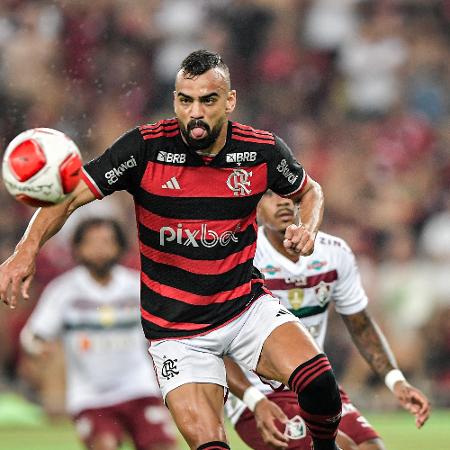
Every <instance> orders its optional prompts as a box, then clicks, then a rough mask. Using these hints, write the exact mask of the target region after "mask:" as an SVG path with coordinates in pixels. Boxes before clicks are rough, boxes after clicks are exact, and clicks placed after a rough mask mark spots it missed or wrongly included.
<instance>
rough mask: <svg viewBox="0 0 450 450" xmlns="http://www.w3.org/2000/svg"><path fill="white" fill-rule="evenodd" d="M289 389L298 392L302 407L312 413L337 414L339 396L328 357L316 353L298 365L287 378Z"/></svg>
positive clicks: (339, 408)
mask: <svg viewBox="0 0 450 450" xmlns="http://www.w3.org/2000/svg"><path fill="white" fill-rule="evenodd" d="M289 386H290V388H291V390H293V391H294V392H296V393H297V394H298V399H299V403H300V406H301V408H302V409H304V410H306V411H308V412H311V413H313V412H314V414H336V415H337V414H338V413H340V411H341V409H342V403H341V396H340V393H339V387H338V385H337V383H336V378H335V376H334V374H333V371H332V370H331V365H330V363H329V361H328V358H327V357H326V356H325V355H324V354H320V355H317V356H316V357H314V358H312V359H311V360H309V361H307V362H306V363H304V364H302V365H300V366H299V367H298V368H297V369H296V370H295V371H294V372H293V373H292V375H291V377H290V378H289Z"/></svg>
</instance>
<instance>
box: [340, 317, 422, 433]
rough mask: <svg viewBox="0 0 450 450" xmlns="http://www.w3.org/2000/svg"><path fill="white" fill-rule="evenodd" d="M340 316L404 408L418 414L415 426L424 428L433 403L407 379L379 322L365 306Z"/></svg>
mask: <svg viewBox="0 0 450 450" xmlns="http://www.w3.org/2000/svg"><path fill="white" fill-rule="evenodd" d="M341 316H342V318H343V320H344V323H345V325H346V326H347V329H348V330H349V332H350V335H351V337H352V340H353V342H354V343H355V345H356V347H357V348H358V350H359V352H360V353H361V355H362V356H363V358H364V359H365V360H366V361H367V363H368V364H369V365H370V367H371V368H372V370H373V371H374V372H375V373H376V374H377V375H378V376H379V377H380V378H381V379H382V380H384V381H385V383H386V385H387V386H388V387H389V388H390V389H391V391H392V392H393V394H394V395H395V396H396V397H397V400H398V401H399V402H400V404H401V405H402V406H403V408H405V409H406V410H407V411H409V412H410V413H411V414H413V415H414V416H415V417H416V426H417V427H418V428H420V427H422V425H423V424H424V423H425V422H426V420H427V419H428V417H429V415H430V403H429V401H428V399H427V397H426V396H425V395H424V394H423V393H422V392H421V391H420V390H419V389H417V388H415V387H414V386H411V385H410V384H409V383H408V382H407V381H406V380H405V378H404V377H403V375H402V373H401V372H400V370H399V369H398V366H397V362H396V360H395V357H394V355H393V353H392V350H391V348H390V346H389V344H388V342H387V340H386V338H385V336H384V335H383V333H382V331H381V330H380V328H379V327H378V325H377V324H376V323H375V321H374V320H373V319H372V318H371V317H370V315H369V313H368V312H367V310H366V309H363V310H362V311H360V312H358V313H356V314H350V315H344V314H341Z"/></svg>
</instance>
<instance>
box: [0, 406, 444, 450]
mask: <svg viewBox="0 0 450 450" xmlns="http://www.w3.org/2000/svg"><path fill="white" fill-rule="evenodd" d="M366 417H367V418H368V419H369V421H371V422H372V424H373V425H374V426H375V428H376V429H377V430H378V431H379V432H380V433H381V435H382V436H383V438H384V440H385V443H386V445H387V448H388V449H389V450H449V449H450V411H434V412H433V415H432V417H431V419H430V420H429V422H428V423H427V424H426V426H425V427H424V428H423V429H422V430H416V429H415V427H414V424H413V420H412V418H411V417H410V416H408V415H407V414H404V413H401V412H399V413H387V414H367V415H366ZM229 436H230V439H231V448H232V449H233V450H245V449H247V448H248V447H246V446H245V445H244V444H243V443H242V442H241V441H240V440H239V438H238V437H237V436H236V434H235V433H234V432H233V430H232V429H231V427H229ZM180 447H181V448H183V449H186V448H187V446H186V445H185V444H184V443H183V442H182V441H181V439H180ZM0 449H1V450H82V447H81V446H80V445H79V444H78V442H77V439H76V436H75V434H74V431H73V428H72V426H71V424H70V423H68V422H61V423H59V424H53V425H51V424H34V425H32V424H29V425H28V426H24V425H23V426H20V427H19V426H0ZM123 450H131V448H130V447H128V446H125V447H124V449H123Z"/></svg>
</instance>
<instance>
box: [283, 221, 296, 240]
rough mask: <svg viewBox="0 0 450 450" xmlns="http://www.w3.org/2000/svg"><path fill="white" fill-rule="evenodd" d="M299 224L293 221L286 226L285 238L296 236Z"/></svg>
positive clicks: (289, 238)
mask: <svg viewBox="0 0 450 450" xmlns="http://www.w3.org/2000/svg"><path fill="white" fill-rule="evenodd" d="M297 228H298V227H297V225H294V224H293V223H292V224H291V225H289V226H288V227H287V228H286V231H285V232H284V237H285V239H288V240H291V239H292V237H293V236H294V233H295V230H297Z"/></svg>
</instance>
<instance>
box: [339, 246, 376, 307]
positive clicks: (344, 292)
mask: <svg viewBox="0 0 450 450" xmlns="http://www.w3.org/2000/svg"><path fill="white" fill-rule="evenodd" d="M337 251H338V252H339V261H338V264H337V267H338V280H337V283H336V286H335V289H334V291H333V300H334V302H335V309H336V311H337V312H338V313H339V314H344V315H350V314H356V313H358V312H360V311H362V310H363V309H364V308H366V306H367V303H368V299H367V294H366V292H365V290H364V288H363V286H362V283H361V275H360V273H359V269H358V265H357V263H356V258H355V255H354V254H353V252H352V251H351V249H350V247H348V245H347V244H346V243H345V242H343V241H342V246H341V247H339V248H338V249H337Z"/></svg>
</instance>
